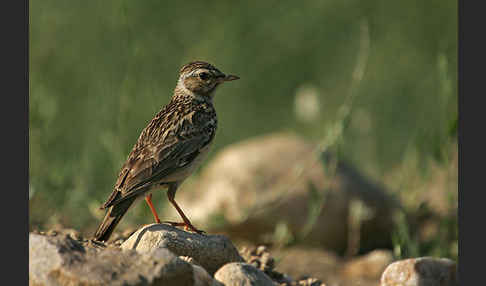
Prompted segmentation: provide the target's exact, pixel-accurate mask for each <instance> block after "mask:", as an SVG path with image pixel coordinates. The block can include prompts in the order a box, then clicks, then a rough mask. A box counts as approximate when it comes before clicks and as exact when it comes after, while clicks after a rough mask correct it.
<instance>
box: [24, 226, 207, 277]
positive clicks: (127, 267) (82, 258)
mask: <svg viewBox="0 0 486 286" xmlns="http://www.w3.org/2000/svg"><path fill="white" fill-rule="evenodd" d="M194 280H195V275H194V271H193V267H191V265H190V264H189V263H187V262H185V261H183V260H181V259H179V258H178V257H177V256H175V255H174V254H172V253H171V252H170V251H168V250H166V249H157V250H154V251H152V252H147V253H137V252H136V251H133V250H128V251H121V250H120V249H116V248H107V249H95V248H89V247H83V246H82V245H81V243H79V242H78V241H76V240H73V239H71V238H70V237H68V236H55V237H49V236H44V235H38V234H33V233H31V234H30V235H29V285H188V286H189V285H195V284H196V283H195V281H194ZM199 285H207V284H199Z"/></svg>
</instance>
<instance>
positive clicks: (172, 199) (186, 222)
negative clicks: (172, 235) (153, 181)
mask: <svg viewBox="0 0 486 286" xmlns="http://www.w3.org/2000/svg"><path fill="white" fill-rule="evenodd" d="M176 190H177V185H170V186H169V190H168V191H167V198H168V199H169V202H170V203H171V204H172V205H173V206H174V207H175V209H176V210H177V212H178V213H179V215H180V216H181V218H182V220H183V221H184V222H166V223H170V224H171V225H172V226H184V229H185V230H191V231H194V232H197V233H199V234H201V233H204V231H203V230H199V229H197V228H195V227H194V226H193V225H192V224H191V222H190V221H189V219H188V218H187V217H186V215H185V214H184V212H183V211H182V209H181V208H180V207H179V205H177V203H176V201H175V192H176Z"/></svg>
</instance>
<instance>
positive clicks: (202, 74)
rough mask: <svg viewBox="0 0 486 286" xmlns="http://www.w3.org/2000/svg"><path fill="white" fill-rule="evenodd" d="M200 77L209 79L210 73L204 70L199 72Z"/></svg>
mask: <svg viewBox="0 0 486 286" xmlns="http://www.w3.org/2000/svg"><path fill="white" fill-rule="evenodd" d="M199 78H200V79H202V80H207V79H208V78H209V74H208V73H207V72H202V73H200V74H199Z"/></svg>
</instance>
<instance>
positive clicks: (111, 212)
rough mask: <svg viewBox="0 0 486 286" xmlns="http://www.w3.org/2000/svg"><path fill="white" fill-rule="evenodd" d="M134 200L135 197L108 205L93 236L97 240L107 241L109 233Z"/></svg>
mask: <svg viewBox="0 0 486 286" xmlns="http://www.w3.org/2000/svg"><path fill="white" fill-rule="evenodd" d="M134 201H135V198H133V199H132V198H130V199H127V200H125V201H123V202H120V203H118V204H116V205H112V206H111V207H109V208H108V210H107V211H106V214H105V217H104V218H103V221H102V222H101V224H100V226H99V227H98V229H97V230H96V232H95V234H94V238H95V239H96V240H98V241H108V239H109V238H110V236H111V234H112V233H113V230H114V229H115V227H116V226H117V225H118V223H119V222H120V220H121V219H122V217H123V215H125V213H126V212H127V211H128V209H129V208H130V206H131V205H132V204H133V202H134Z"/></svg>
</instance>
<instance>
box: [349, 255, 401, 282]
mask: <svg viewBox="0 0 486 286" xmlns="http://www.w3.org/2000/svg"><path fill="white" fill-rule="evenodd" d="M392 261H393V254H392V252H391V251H390V250H381V249H378V250H373V251H371V252H369V253H367V254H366V255H362V256H359V257H356V258H353V259H352V260H350V261H348V262H346V263H345V264H344V265H343V266H342V268H341V275H343V276H344V277H346V278H347V279H348V280H350V279H363V278H364V279H369V280H373V281H378V280H379V279H380V277H381V274H382V273H383V271H384V270H385V268H386V267H387V266H388V265H389V264H390V263H392Z"/></svg>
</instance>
